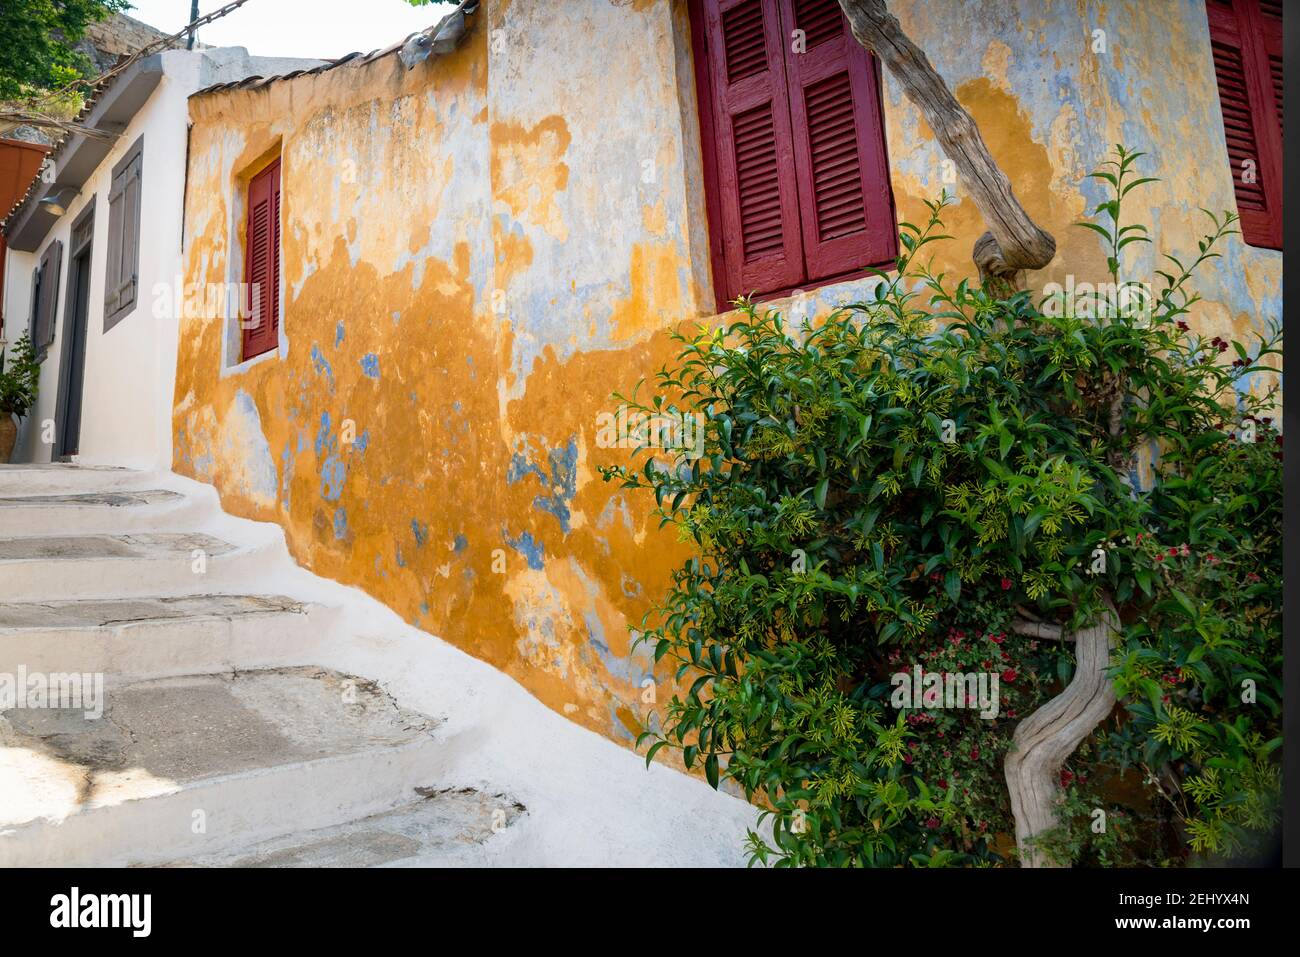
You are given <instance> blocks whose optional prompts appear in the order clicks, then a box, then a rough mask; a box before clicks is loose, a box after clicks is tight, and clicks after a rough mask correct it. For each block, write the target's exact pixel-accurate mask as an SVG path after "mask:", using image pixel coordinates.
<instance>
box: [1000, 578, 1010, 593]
mask: <svg viewBox="0 0 1300 957" xmlns="http://www.w3.org/2000/svg"><path fill="white" fill-rule="evenodd" d="M1011 584H1012V582H1011V579H1010V578H1004V579H1002V590H1003V591H1011Z"/></svg>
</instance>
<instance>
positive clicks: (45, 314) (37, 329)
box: [32, 240, 63, 353]
mask: <svg viewBox="0 0 1300 957" xmlns="http://www.w3.org/2000/svg"><path fill="white" fill-rule="evenodd" d="M62 268H63V243H62V242H60V241H59V240H55V241H54V242H52V243H50V245H49V246H48V247H46V249H45V253H44V254H43V255H42V256H41V264H40V267H39V268H38V269H37V272H36V276H37V280H36V290H35V296H34V298H33V306H34V308H33V313H34V314H33V316H32V346H33V348H35V349H36V350H37V351H38V352H42V353H43V352H44V351H45V350H46V349H48V348H49V346H50V344H51V343H52V342H54V325H55V322H54V320H55V316H56V314H57V313H58V305H59V273H60V272H61V270H62Z"/></svg>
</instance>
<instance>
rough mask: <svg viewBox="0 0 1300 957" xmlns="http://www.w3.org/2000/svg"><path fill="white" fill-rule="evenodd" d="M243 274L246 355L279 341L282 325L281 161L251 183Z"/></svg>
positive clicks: (255, 354) (248, 357) (274, 346)
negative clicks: (246, 284)
mask: <svg viewBox="0 0 1300 957" xmlns="http://www.w3.org/2000/svg"><path fill="white" fill-rule="evenodd" d="M244 243H245V249H244V276H245V282H247V283H248V298H247V299H246V300H245V306H246V309H247V313H248V314H247V315H246V316H245V317H244V320H243V325H244V358H245V359H251V358H252V357H253V356H257V355H261V354H262V353H263V352H269V351H270V350H272V349H274V348H276V346H277V345H278V344H279V341H280V337H279V328H280V161H279V160H276V161H275V162H273V163H272V164H271V165H270V166H268V167H267V168H266V169H264V170H262V171H261V172H260V173H258V174H257V175H256V176H254V177H253V178H252V180H251V181H250V182H249V184H248V227H247V231H246V233H245V237H244Z"/></svg>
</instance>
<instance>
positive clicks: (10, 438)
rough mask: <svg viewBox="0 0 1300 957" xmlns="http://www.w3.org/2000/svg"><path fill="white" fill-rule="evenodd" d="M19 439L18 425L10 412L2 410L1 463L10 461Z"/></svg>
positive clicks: (0, 433) (0, 418)
mask: <svg viewBox="0 0 1300 957" xmlns="http://www.w3.org/2000/svg"><path fill="white" fill-rule="evenodd" d="M17 441H18V425H17V423H15V422H14V417H13V416H12V415H10V414H9V413H8V412H0V465H3V464H5V463H6V462H8V461H9V456H10V455H12V454H13V451H14V443H15V442H17Z"/></svg>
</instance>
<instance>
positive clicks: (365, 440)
mask: <svg viewBox="0 0 1300 957" xmlns="http://www.w3.org/2000/svg"><path fill="white" fill-rule="evenodd" d="M352 447H353V448H354V449H356V450H357V451H358V452H360V453H361V454H362V455H365V454H366V449H368V448H370V430H369V429H366V430H365V431H364V432H362V433H361V434H360V435H358V436H357V440H356V441H355V442H353V443H352Z"/></svg>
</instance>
